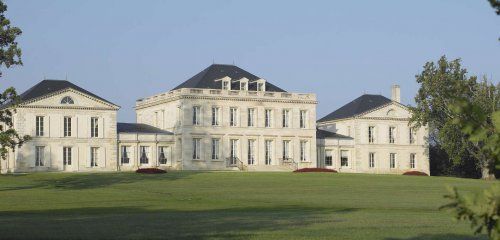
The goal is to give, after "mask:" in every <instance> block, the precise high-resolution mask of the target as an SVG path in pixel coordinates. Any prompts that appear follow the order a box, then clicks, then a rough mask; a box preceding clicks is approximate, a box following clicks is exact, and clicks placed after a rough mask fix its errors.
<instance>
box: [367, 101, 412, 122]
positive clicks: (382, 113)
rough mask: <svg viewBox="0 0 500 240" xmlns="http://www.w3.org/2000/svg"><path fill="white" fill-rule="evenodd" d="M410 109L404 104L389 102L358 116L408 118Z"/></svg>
mask: <svg viewBox="0 0 500 240" xmlns="http://www.w3.org/2000/svg"><path fill="white" fill-rule="evenodd" d="M410 116H411V113H410V111H409V110H408V108H407V107H405V106H404V105H402V104H400V103H397V102H390V103H387V104H385V105H383V106H380V107H378V108H375V109H372V110H370V111H367V112H365V113H362V114H360V115H358V117H360V118H404V119H406V118H409V117H410Z"/></svg>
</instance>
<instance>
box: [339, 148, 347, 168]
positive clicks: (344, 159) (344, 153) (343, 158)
mask: <svg viewBox="0 0 500 240" xmlns="http://www.w3.org/2000/svg"><path fill="white" fill-rule="evenodd" d="M340 166H341V167H349V151H347V150H341V151H340Z"/></svg>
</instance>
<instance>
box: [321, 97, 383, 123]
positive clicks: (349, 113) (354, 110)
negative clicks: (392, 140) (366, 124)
mask: <svg viewBox="0 0 500 240" xmlns="http://www.w3.org/2000/svg"><path fill="white" fill-rule="evenodd" d="M390 102H392V100H390V99H388V98H386V97H384V96H382V95H372V94H364V95H362V96H361V97H358V98H356V99H354V100H353V101H352V102H350V103H348V104H346V105H344V106H342V107H341V108H339V109H337V110H335V111H333V112H332V113H330V114H328V115H326V116H325V117H323V118H321V119H320V120H318V122H326V121H331V120H335V119H343V118H350V117H353V116H356V115H358V114H361V113H364V112H367V111H370V110H372V109H375V108H378V107H380V106H383V105H385V104H388V103H390Z"/></svg>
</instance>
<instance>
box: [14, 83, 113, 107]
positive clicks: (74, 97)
mask: <svg viewBox="0 0 500 240" xmlns="http://www.w3.org/2000/svg"><path fill="white" fill-rule="evenodd" d="M67 97H69V99H71V101H70V102H72V103H71V104H69V103H67V102H68V101H63V98H66V99H68V98H67ZM21 105H24V106H39V107H55V108H96V109H109V110H118V109H119V107H118V106H116V105H114V104H111V103H109V102H106V101H103V100H101V99H98V98H96V97H94V96H91V95H89V94H86V93H83V92H80V91H78V90H75V89H72V88H67V89H63V90H60V91H57V92H53V93H50V94H47V95H44V96H40V97H38V98H34V99H31V100H29V101H26V102H23V103H21Z"/></svg>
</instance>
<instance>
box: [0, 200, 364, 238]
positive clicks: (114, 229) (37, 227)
mask: <svg viewBox="0 0 500 240" xmlns="http://www.w3.org/2000/svg"><path fill="white" fill-rule="evenodd" d="M352 211H356V209H345V208H341V209H328V208H312V207H304V206H297V205H293V206H271V207H242V208H226V209H211V210H200V211H197V210H195V211H190V210H169V209H163V210H151V209H142V208H135V207H107V208H106V207H104V208H71V209H54V210H41V211H3V212H0V232H1V233H2V238H5V239H33V238H36V239H219V238H229V239H249V238H253V237H255V235H257V234H259V235H261V237H262V234H271V233H273V232H275V231H291V230H294V229H298V228H304V227H307V226H308V225H311V224H315V223H317V221H318V220H317V219H318V218H320V217H322V216H323V215H324V214H329V215H331V214H339V215H342V214H346V213H349V212H352ZM40 223H43V224H40ZM42 225H43V226H42ZM264 236H265V235H264ZM273 236H274V235H273Z"/></svg>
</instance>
